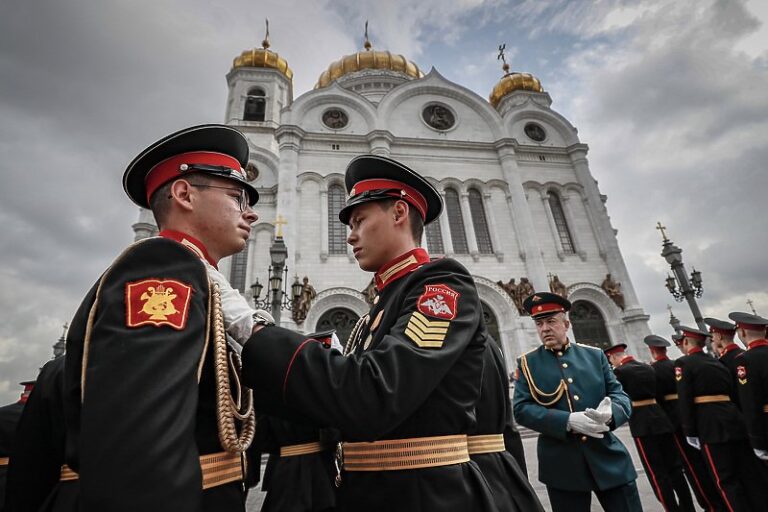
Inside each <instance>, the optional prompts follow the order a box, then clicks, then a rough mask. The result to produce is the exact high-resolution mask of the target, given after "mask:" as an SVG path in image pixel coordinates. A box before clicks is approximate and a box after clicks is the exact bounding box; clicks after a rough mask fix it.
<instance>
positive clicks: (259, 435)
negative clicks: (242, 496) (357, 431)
mask: <svg viewBox="0 0 768 512" xmlns="http://www.w3.org/2000/svg"><path fill="white" fill-rule="evenodd" d="M320 441H321V439H320V430H319V429H318V428H317V427H313V426H311V425H302V424H300V423H296V422H292V421H286V420H283V419H280V418H276V417H274V416H266V415H262V416H259V418H258V422H257V427H256V438H255V439H254V441H253V445H252V448H253V449H255V450H258V451H260V452H261V453H269V459H268V461H267V467H266V469H265V470H264V477H263V479H262V488H261V489H262V490H263V491H266V493H267V496H266V498H265V500H264V503H263V505H262V507H261V512H314V511H323V510H331V509H333V507H334V506H335V505H336V486H335V484H334V482H333V480H334V477H335V471H334V465H333V454H334V452H335V448H336V446H335V444H330V443H325V446H323V447H324V448H325V450H324V451H322V452H315V453H307V454H304V455H293V456H290V457H281V456H280V448H282V447H285V446H292V445H302V444H306V443H312V442H320Z"/></svg>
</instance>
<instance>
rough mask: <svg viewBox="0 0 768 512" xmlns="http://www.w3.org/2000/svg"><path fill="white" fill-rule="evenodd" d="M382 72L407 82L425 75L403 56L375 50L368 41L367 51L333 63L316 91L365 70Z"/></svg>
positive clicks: (321, 77)
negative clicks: (397, 76)
mask: <svg viewBox="0 0 768 512" xmlns="http://www.w3.org/2000/svg"><path fill="white" fill-rule="evenodd" d="M369 69H370V70H382V71H389V72H393V73H395V74H400V75H402V76H403V78H405V79H407V80H412V79H414V78H421V77H423V76H424V73H422V72H421V70H420V69H419V67H418V66H417V65H416V64H414V63H413V62H411V61H410V60H408V59H406V58H405V57H403V56H402V55H399V54H394V53H390V52H388V51H378V50H373V49H372V47H371V43H370V42H369V41H368V40H367V39H366V41H365V50H364V51H361V52H357V53H353V54H351V55H345V56H344V57H342V58H340V59H339V60H337V61H335V62H333V63H332V64H331V65H330V66H328V69H326V70H325V71H323V73H322V74H321V75H320V78H318V79H317V83H316V84H315V89H318V88H321V87H327V86H328V85H330V84H331V83H332V82H333V81H334V80H338V79H340V78H342V77H345V76H347V75H350V74H351V73H357V72H358V71H365V70H369Z"/></svg>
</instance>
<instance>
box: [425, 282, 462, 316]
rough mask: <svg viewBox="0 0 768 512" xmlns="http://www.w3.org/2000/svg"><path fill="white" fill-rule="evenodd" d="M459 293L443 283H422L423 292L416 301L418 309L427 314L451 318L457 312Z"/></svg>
mask: <svg viewBox="0 0 768 512" xmlns="http://www.w3.org/2000/svg"><path fill="white" fill-rule="evenodd" d="M459 295H460V293H459V292H457V291H456V290H453V289H452V288H451V287H449V286H446V285H444V284H427V285H424V293H422V294H421V296H420V297H419V300H417V301H416V307H417V308H418V310H419V311H420V312H421V313H422V314H424V315H427V316H431V317H434V318H441V319H444V320H453V319H454V318H456V313H458V310H457V309H458V302H459Z"/></svg>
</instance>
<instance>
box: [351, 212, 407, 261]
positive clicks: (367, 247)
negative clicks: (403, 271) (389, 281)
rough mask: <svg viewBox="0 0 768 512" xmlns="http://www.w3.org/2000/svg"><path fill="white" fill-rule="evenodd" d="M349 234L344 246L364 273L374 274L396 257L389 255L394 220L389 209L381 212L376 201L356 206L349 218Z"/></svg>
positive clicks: (390, 253) (390, 252) (391, 251)
mask: <svg viewBox="0 0 768 512" xmlns="http://www.w3.org/2000/svg"><path fill="white" fill-rule="evenodd" d="M349 228H350V233H349V236H348V237H347V243H348V244H349V245H351V246H352V251H353V253H354V255H355V259H357V264H358V265H360V268H361V269H363V270H365V271H366V272H376V271H378V270H379V269H380V268H381V267H383V266H384V265H386V264H387V263H388V262H389V261H390V260H392V258H394V257H396V256H397V254H392V253H393V250H392V244H390V243H389V241H390V240H392V237H393V236H394V219H393V218H392V213H391V212H390V209H387V210H385V209H383V208H382V207H381V205H379V204H378V202H377V201H369V202H367V203H362V204H360V205H359V206H356V207H355V208H354V210H352V215H350V216H349Z"/></svg>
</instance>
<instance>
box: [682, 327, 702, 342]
mask: <svg viewBox="0 0 768 512" xmlns="http://www.w3.org/2000/svg"><path fill="white" fill-rule="evenodd" d="M683 336H687V337H688V338H693V339H696V340H705V339H707V337H706V336H704V335H703V334H699V333H697V332H691V331H686V330H685V329H683Z"/></svg>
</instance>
